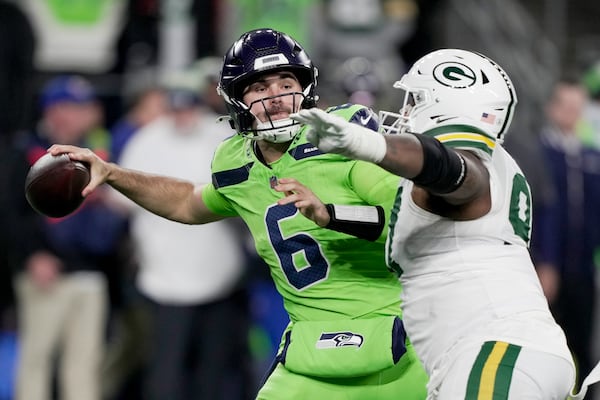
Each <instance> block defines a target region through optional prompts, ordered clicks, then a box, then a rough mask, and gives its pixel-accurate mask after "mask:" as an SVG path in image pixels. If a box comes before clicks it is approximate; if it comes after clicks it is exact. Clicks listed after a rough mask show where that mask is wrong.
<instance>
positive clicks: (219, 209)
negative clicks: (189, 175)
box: [202, 183, 238, 217]
mask: <svg viewBox="0 0 600 400" xmlns="http://www.w3.org/2000/svg"><path fill="white" fill-rule="evenodd" d="M202 201H204V204H205V205H206V207H207V208H208V209H209V210H210V211H211V212H213V213H215V214H217V215H223V216H226V217H236V216H237V215H238V214H237V212H236V211H235V210H234V209H233V207H231V203H230V202H229V201H227V199H226V198H225V197H224V196H223V195H221V194H220V193H219V192H217V189H215V187H214V185H213V184H212V183H209V184H207V185H206V186H204V187H203V188H202Z"/></svg>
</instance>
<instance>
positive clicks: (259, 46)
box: [217, 28, 318, 143]
mask: <svg viewBox="0 0 600 400" xmlns="http://www.w3.org/2000/svg"><path fill="white" fill-rule="evenodd" d="M279 71H289V72H291V73H292V74H293V75H294V77H295V78H296V79H297V80H298V82H299V83H300V86H301V87H302V92H301V93H297V94H299V95H301V97H302V99H303V100H302V102H301V104H300V105H299V106H300V108H311V107H315V106H316V102H317V100H318V97H317V95H316V93H315V88H316V86H317V75H318V71H317V68H316V67H315V66H314V65H313V63H312V61H311V59H310V58H309V56H308V54H307V53H306V51H305V50H304V49H303V48H302V46H301V45H300V44H299V43H298V42H296V41H295V40H294V39H292V38H291V37H290V36H289V35H287V34H285V33H282V32H278V31H275V30H273V29H269V28H263V29H256V30H253V31H250V32H247V33H245V34H243V35H242V36H241V37H240V38H239V39H238V40H237V41H236V42H235V43H234V44H233V45H232V46H231V47H230V48H229V50H228V51H227V53H226V54H225V56H224V58H223V67H222V70H221V76H220V80H219V85H218V88H217V90H218V92H219V94H220V95H221V96H223V98H224V100H225V105H226V107H227V111H228V113H229V117H230V123H231V126H232V128H233V129H235V130H236V131H237V132H238V133H239V134H241V135H243V136H246V137H249V138H251V139H255V140H258V139H264V140H268V141H271V142H277V143H278V142H285V141H289V140H291V139H293V137H294V136H295V134H296V133H297V131H298V129H299V125H298V124H297V123H296V122H295V121H293V120H292V119H289V118H287V119H285V120H279V121H270V123H269V124H268V126H264V124H261V125H263V126H260V127H255V124H256V122H257V118H256V116H255V115H253V114H252V113H251V112H250V107H249V106H248V105H246V104H244V102H243V96H244V90H245V89H246V88H247V87H248V85H250V84H251V83H252V82H255V81H256V80H257V79H259V78H260V76H262V75H264V74H265V73H277V72H279ZM284 95H287V96H289V95H292V93H286V94H284ZM294 111H297V109H296V110H294Z"/></svg>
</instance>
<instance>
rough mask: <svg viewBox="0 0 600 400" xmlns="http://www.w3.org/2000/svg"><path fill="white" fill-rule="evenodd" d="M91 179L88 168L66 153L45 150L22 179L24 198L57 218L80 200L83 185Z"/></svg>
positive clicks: (70, 209)
mask: <svg viewBox="0 0 600 400" xmlns="http://www.w3.org/2000/svg"><path fill="white" fill-rule="evenodd" d="M89 181H90V171H89V169H88V167H87V166H86V165H85V164H83V163H82V162H79V161H74V160H71V159H70V158H69V156H68V155H67V154H61V155H58V156H53V155H52V154H50V153H47V154H45V155H43V156H42V157H40V158H39V159H38V160H37V161H36V162H35V164H33V165H32V166H31V168H30V169H29V172H28V173H27V177H26V179H25V197H26V198H27V201H28V202H29V204H30V205H31V207H32V208H33V209H34V210H36V211H37V212H38V213H40V214H43V215H46V216H48V217H53V218H60V217H64V216H66V215H69V214H70V213H72V212H73V211H75V210H76V209H77V208H78V207H79V206H80V205H81V203H82V202H83V200H84V197H83V196H82V195H81V191H82V190H83V188H85V187H86V186H87V184H88V183H89Z"/></svg>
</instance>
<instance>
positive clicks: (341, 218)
mask: <svg viewBox="0 0 600 400" xmlns="http://www.w3.org/2000/svg"><path fill="white" fill-rule="evenodd" d="M325 207H326V208H327V212H328V213H329V217H330V220H329V223H328V224H327V226H325V228H327V229H331V230H333V231H337V232H342V233H346V234H348V235H352V236H355V237H357V238H359V239H366V240H369V241H375V240H377V238H379V236H381V232H383V226H384V224H385V215H384V212H383V207H381V206H340V205H335V204H325Z"/></svg>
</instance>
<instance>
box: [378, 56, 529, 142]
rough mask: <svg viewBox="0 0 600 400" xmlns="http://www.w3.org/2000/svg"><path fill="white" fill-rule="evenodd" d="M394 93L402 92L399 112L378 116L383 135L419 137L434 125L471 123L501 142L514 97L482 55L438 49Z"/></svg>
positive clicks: (504, 76) (506, 82)
mask: <svg viewBox="0 0 600 400" xmlns="http://www.w3.org/2000/svg"><path fill="white" fill-rule="evenodd" d="M394 88H397V89H402V90H404V91H405V93H404V101H403V104H402V108H401V109H400V111H399V113H392V112H388V111H381V112H380V113H379V118H380V122H381V127H382V129H383V132H384V133H402V132H413V133H422V132H425V131H427V130H430V129H432V128H435V127H436V126H441V125H451V124H455V123H456V124H470V125H474V126H476V127H479V128H481V129H483V130H485V131H486V132H487V133H489V134H490V135H492V136H493V137H495V138H496V140H497V141H498V142H500V143H502V140H503V138H504V135H505V133H506V131H507V130H508V127H509V126H510V122H511V120H512V117H513V113H514V108H515V105H516V104H517V95H516V93H515V90H514V86H513V84H512V82H511V81H510V78H509V77H508V75H507V74H506V72H504V70H503V69H502V68H501V67H500V66H499V65H498V64H496V63H495V62H494V61H492V60H490V59H489V58H487V57H486V56H484V55H482V54H479V53H475V52H472V51H467V50H460V49H442V50H436V51H433V52H431V53H429V54H427V55H426V56H424V57H423V58H421V59H420V60H418V61H417V62H416V63H415V64H414V66H413V67H412V68H411V69H410V70H409V71H408V73H406V74H405V75H404V76H403V77H402V78H401V79H400V80H399V81H397V82H396V83H394Z"/></svg>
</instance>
